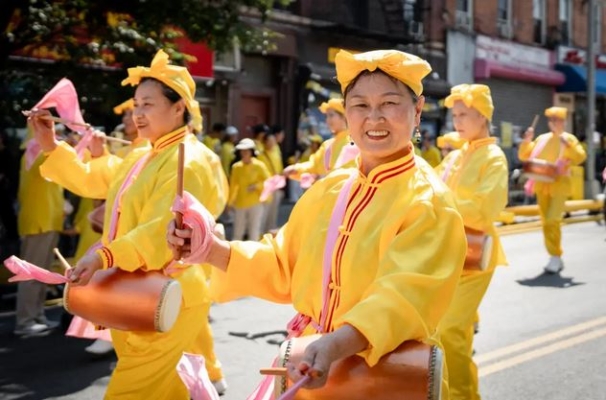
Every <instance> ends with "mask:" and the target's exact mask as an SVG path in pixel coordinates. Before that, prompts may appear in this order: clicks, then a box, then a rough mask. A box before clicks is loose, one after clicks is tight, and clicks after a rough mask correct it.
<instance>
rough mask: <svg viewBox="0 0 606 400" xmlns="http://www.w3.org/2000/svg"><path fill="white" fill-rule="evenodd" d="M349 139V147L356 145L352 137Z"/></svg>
mask: <svg viewBox="0 0 606 400" xmlns="http://www.w3.org/2000/svg"><path fill="white" fill-rule="evenodd" d="M348 138H349V145H350V146H353V145H355V143H354V141H353V139H352V138H351V136H348Z"/></svg>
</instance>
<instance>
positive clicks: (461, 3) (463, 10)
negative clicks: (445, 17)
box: [455, 0, 473, 30]
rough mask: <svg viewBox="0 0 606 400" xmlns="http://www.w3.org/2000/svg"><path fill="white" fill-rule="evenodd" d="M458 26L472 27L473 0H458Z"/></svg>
mask: <svg viewBox="0 0 606 400" xmlns="http://www.w3.org/2000/svg"><path fill="white" fill-rule="evenodd" d="M455 18H456V24H455V25H456V26H457V28H465V29H470V30H471V28H472V21H473V0H457V9H456V10H455Z"/></svg>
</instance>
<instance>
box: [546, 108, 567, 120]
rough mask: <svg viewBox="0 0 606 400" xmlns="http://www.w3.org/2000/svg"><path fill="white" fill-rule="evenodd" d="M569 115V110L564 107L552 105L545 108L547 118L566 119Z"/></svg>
mask: <svg viewBox="0 0 606 400" xmlns="http://www.w3.org/2000/svg"><path fill="white" fill-rule="evenodd" d="M567 115H568V110H567V109H565V108H564V107H550V108H548V109H547V110H545V116H546V117H547V118H558V119H566V116H567Z"/></svg>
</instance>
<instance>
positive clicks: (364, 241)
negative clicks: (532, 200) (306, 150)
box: [211, 151, 467, 366]
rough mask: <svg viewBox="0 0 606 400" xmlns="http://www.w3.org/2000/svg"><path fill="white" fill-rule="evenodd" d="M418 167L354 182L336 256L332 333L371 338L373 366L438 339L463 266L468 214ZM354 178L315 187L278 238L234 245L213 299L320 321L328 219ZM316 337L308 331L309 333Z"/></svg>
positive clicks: (403, 166)
mask: <svg viewBox="0 0 606 400" xmlns="http://www.w3.org/2000/svg"><path fill="white" fill-rule="evenodd" d="M421 162H422V164H421V163H419V164H421V165H417V164H416V163H415V158H414V156H413V153H412V151H411V153H410V154H409V155H407V156H406V157H404V158H402V159H399V160H397V161H394V162H392V163H389V164H385V165H382V166H379V167H377V168H375V169H374V170H373V171H372V172H371V173H370V174H369V175H368V176H364V175H363V174H361V173H360V175H358V176H357V177H356V180H355V182H354V184H353V187H352V189H351V192H350V193H349V196H348V203H347V204H348V206H347V209H346V212H345V216H344V220H343V223H342V225H341V228H340V230H339V232H340V233H339V235H338V238H337V241H336V244H335V247H334V251H333V253H332V282H331V284H330V287H331V288H332V289H333V291H332V295H331V297H330V300H329V301H330V310H331V312H330V313H329V315H327V323H326V329H325V331H332V330H334V329H337V328H339V327H340V326H342V325H344V324H350V325H352V326H354V327H355V328H357V329H358V330H359V331H360V332H361V333H362V334H363V335H364V336H365V337H366V338H367V339H368V340H369V342H370V345H369V347H368V349H366V350H365V351H363V352H362V353H361V355H362V356H363V357H364V358H365V359H366V361H367V362H368V364H369V365H371V366H372V365H374V364H375V363H376V362H377V361H378V360H379V358H380V357H381V356H383V355H384V354H386V353H388V352H390V351H392V350H394V349H395V348H396V347H397V346H398V345H399V344H401V343H402V342H404V341H406V340H409V339H418V340H422V341H427V342H432V341H434V340H435V336H434V334H435V331H436V327H437V326H438V323H439V322H440V319H441V318H442V316H443V315H444V313H445V312H446V310H447V308H448V305H449V303H450V301H451V299H452V296H453V294H454V290H455V287H456V285H457V282H458V279H459V276H460V274H461V270H462V267H463V261H464V257H465V252H466V246H467V242H466V239H465V233H464V229H463V223H462V220H461V217H460V215H459V214H458V212H457V211H456V209H455V205H454V201H453V199H452V198H451V196H450V193H449V191H448V189H447V188H446V187H445V185H444V184H443V183H442V182H441V181H440V180H439V179H438V178H437V176H436V175H435V173H434V172H433V171H432V170H431V168H429V166H428V165H427V164H426V163H425V162H423V161H421ZM351 172H352V170H351V169H339V170H337V171H334V172H333V173H331V174H329V175H328V176H327V177H326V178H324V179H323V180H321V181H318V182H317V183H316V184H314V185H313V186H312V187H311V188H310V189H309V190H308V191H307V192H306V194H305V195H303V197H302V198H301V199H300V200H299V201H298V202H297V204H296V205H295V208H294V209H293V211H292V213H291V215H290V219H289V221H288V223H287V224H286V225H285V226H284V227H282V229H280V231H279V233H278V235H277V236H276V237H275V238H272V237H271V236H269V235H266V236H265V237H264V238H263V240H262V241H261V242H232V244H231V246H232V247H231V258H230V261H229V265H228V268H227V272H221V271H218V270H216V269H214V270H213V278H212V279H211V287H212V289H211V293H212V295H213V296H214V298H215V299H217V300H218V301H228V300H231V299H234V298H237V297H240V296H250V295H252V296H257V297H260V298H263V299H266V300H269V301H274V302H278V303H292V304H293V305H294V308H295V309H296V310H297V311H298V312H300V313H302V314H304V315H306V316H309V317H311V318H312V319H313V320H314V321H315V322H316V323H319V322H320V311H321V309H322V305H323V300H322V297H323V284H322V273H323V261H322V259H323V252H324V246H325V241H326V236H327V230H328V225H329V220H330V217H331V214H332V211H333V207H334V205H335V203H336V201H337V197H338V195H339V191H340V190H341V188H342V187H343V185H344V184H345V182H346V181H347V179H348V177H349V174H350V173H351ZM446 249H447V251H446ZM315 332H316V330H315V328H314V327H313V326H312V325H308V326H307V328H306V329H305V331H304V332H303V334H304V335H307V334H312V333H315Z"/></svg>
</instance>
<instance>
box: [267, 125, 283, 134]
mask: <svg viewBox="0 0 606 400" xmlns="http://www.w3.org/2000/svg"><path fill="white" fill-rule="evenodd" d="M283 131H284V128H282V126H281V125H272V127H271V130H270V132H271V133H273V134H277V133H280V132H283Z"/></svg>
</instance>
